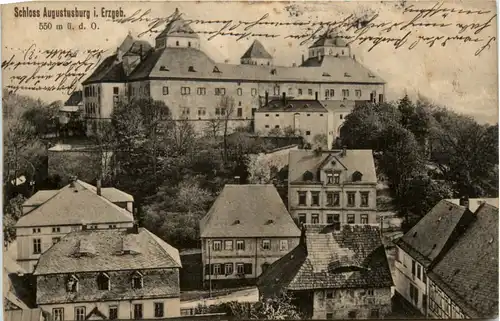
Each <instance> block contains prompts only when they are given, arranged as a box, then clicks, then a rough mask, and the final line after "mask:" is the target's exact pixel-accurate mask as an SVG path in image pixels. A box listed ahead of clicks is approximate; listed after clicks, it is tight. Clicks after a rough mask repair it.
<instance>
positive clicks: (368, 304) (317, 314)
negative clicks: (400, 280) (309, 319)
mask: <svg viewBox="0 0 500 321" xmlns="http://www.w3.org/2000/svg"><path fill="white" fill-rule="evenodd" d="M370 290H372V291H373V295H370V294H369V293H368V289H345V290H344V289H342V290H333V298H331V299H328V298H326V291H325V290H317V291H315V292H314V303H313V319H326V318H327V313H331V314H332V318H333V319H352V317H351V318H350V317H349V312H352V311H353V312H355V313H356V315H355V318H356V319H366V318H373V317H371V312H372V310H379V316H380V317H384V316H385V315H387V314H389V313H391V289H390V287H388V288H376V289H370Z"/></svg>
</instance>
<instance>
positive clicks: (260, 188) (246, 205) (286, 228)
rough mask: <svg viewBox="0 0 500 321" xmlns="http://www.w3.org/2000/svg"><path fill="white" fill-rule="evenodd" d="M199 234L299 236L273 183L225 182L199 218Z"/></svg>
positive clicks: (212, 235)
mask: <svg viewBox="0 0 500 321" xmlns="http://www.w3.org/2000/svg"><path fill="white" fill-rule="evenodd" d="M200 232H201V237H210V238H212V237H299V235H300V230H299V229H298V227H297V226H296V225H295V223H294V221H293V219H292V217H291V216H290V214H289V213H288V211H287V210H286V208H285V205H284V204H283V201H282V200H281V197H280V196H279V194H278V191H277V190H276V188H275V187H274V185H263V184H262V185H260V184H258V185H229V184H228V185H225V186H224V189H223V190H222V192H221V193H220V195H219V196H218V197H217V199H216V200H215V202H214V204H213V205H212V207H211V208H210V210H209V211H208V213H207V214H206V215H205V217H203V219H202V220H201V221H200Z"/></svg>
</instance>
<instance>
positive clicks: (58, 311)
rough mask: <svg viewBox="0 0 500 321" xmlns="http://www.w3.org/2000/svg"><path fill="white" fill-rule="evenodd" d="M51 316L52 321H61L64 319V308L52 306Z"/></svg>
mask: <svg viewBox="0 0 500 321" xmlns="http://www.w3.org/2000/svg"><path fill="white" fill-rule="evenodd" d="M52 316H53V318H54V319H53V320H54V321H63V320H64V309H63V308H54V309H52Z"/></svg>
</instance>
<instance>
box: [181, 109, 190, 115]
mask: <svg viewBox="0 0 500 321" xmlns="http://www.w3.org/2000/svg"><path fill="white" fill-rule="evenodd" d="M181 114H182V115H183V116H188V115H189V108H187V107H184V108H182V109H181Z"/></svg>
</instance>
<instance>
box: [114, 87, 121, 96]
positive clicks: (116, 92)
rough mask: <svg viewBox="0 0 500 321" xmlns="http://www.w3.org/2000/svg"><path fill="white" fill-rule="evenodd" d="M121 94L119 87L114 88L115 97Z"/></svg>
mask: <svg viewBox="0 0 500 321" xmlns="http://www.w3.org/2000/svg"><path fill="white" fill-rule="evenodd" d="M119 93H120V89H119V88H118V87H113V95H118V94H119Z"/></svg>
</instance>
